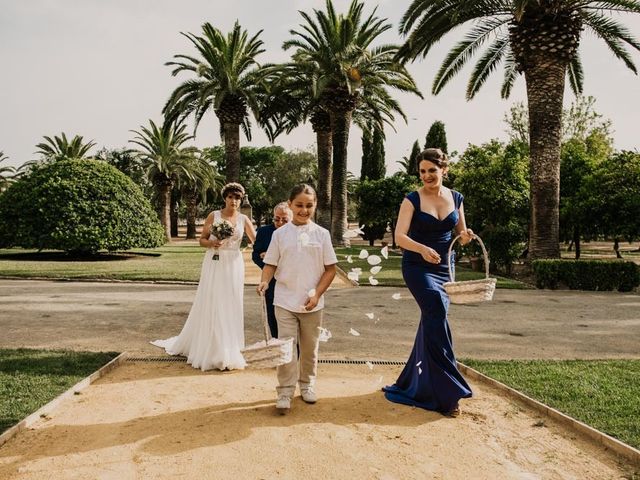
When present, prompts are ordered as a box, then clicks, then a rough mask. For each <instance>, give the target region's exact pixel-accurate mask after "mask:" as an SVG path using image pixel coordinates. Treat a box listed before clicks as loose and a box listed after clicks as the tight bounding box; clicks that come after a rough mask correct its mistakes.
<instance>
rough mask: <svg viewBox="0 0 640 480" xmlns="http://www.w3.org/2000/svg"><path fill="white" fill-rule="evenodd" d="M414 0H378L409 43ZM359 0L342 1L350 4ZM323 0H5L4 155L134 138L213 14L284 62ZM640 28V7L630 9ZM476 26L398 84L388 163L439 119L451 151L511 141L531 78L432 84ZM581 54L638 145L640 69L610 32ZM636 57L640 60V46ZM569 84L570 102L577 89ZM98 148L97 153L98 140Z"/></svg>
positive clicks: (0, 98)
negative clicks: (475, 89)
mask: <svg viewBox="0 0 640 480" xmlns="http://www.w3.org/2000/svg"><path fill="white" fill-rule="evenodd" d="M409 3H410V2H409V0H381V1H378V2H376V1H371V0H366V9H367V11H369V10H370V9H372V8H373V7H375V6H376V5H377V6H378V14H379V15H380V16H381V17H385V18H388V19H389V21H390V22H391V24H392V25H393V28H392V29H390V30H389V31H387V32H386V33H385V35H384V36H383V37H381V42H382V43H400V42H401V41H402V38H401V37H400V35H399V34H398V24H399V20H400V18H401V16H402V14H403V12H404V10H405V9H406V8H407V6H408V5H409ZM348 4H349V1H348V0H334V5H335V6H336V9H337V10H338V11H345V10H346V9H347V7H348ZM323 6H324V1H322V0H268V1H265V0H232V1H230V0H209V1H205V0H183V1H181V2H176V1H174V0H22V1H16V0H0V12H2V13H1V14H0V59H1V63H0V64H1V65H2V73H0V151H3V152H4V154H5V155H7V156H8V157H9V160H8V161H5V162H3V164H9V165H16V166H17V165H20V164H22V163H24V162H25V161H27V160H31V159H34V158H37V155H35V153H34V152H35V151H36V147H35V145H36V144H37V143H39V142H41V141H42V140H43V139H42V137H43V136H44V135H47V136H53V135H59V134H60V133H61V132H65V133H66V134H67V136H73V135H76V134H77V135H82V136H83V137H84V138H85V139H86V140H94V141H95V142H96V144H97V148H102V147H108V148H121V147H132V146H133V145H132V144H129V143H128V142H129V140H130V139H131V138H132V137H133V134H132V133H131V130H132V129H139V128H140V126H141V125H147V124H148V120H149V119H153V120H154V121H156V122H160V121H161V118H162V117H161V110H162V107H163V105H164V103H165V101H166V99H167V98H168V96H169V94H170V92H171V91H172V90H173V89H174V88H175V87H176V86H177V85H178V84H179V83H180V82H181V81H182V80H185V79H186V78H188V76H187V75H180V76H178V77H172V76H171V68H170V67H168V66H165V65H164V63H165V62H167V61H170V60H171V59H172V57H173V55H175V54H179V53H183V54H191V53H193V52H194V49H193V47H192V45H191V43H190V42H189V41H188V40H187V39H186V38H185V37H184V36H182V35H181V34H180V32H191V33H195V34H200V31H201V25H202V24H203V23H204V22H210V23H211V24H212V25H214V26H215V27H217V28H219V29H221V30H222V31H224V32H227V31H229V30H230V29H231V28H232V26H233V24H234V22H235V21H236V19H237V20H239V22H240V24H241V25H242V26H243V27H244V28H245V29H247V30H248V31H249V33H250V34H253V33H255V32H257V31H258V30H261V29H262V30H263V33H262V34H261V39H262V40H263V41H264V43H265V45H264V47H265V50H266V52H265V53H263V54H262V55H260V56H259V57H258V61H259V62H260V63H267V62H283V61H286V60H288V58H289V55H290V52H285V51H283V50H282V48H281V46H282V42H283V41H284V40H286V39H288V38H290V36H291V35H290V33H289V30H290V29H292V28H295V27H296V26H298V25H299V24H300V23H301V22H302V17H301V16H300V14H299V13H298V11H299V10H304V11H307V12H310V11H311V10H312V9H313V8H323ZM619 19H620V20H622V21H623V22H624V24H625V25H627V27H628V28H629V29H630V30H631V32H632V33H633V34H634V35H635V37H636V38H640V15H636V16H635V17H629V16H625V17H619ZM468 28H469V27H468V26H466V27H462V28H461V29H457V30H455V31H454V32H453V33H451V34H449V35H448V36H447V37H445V38H444V40H443V41H442V42H441V44H439V45H438V46H436V47H435V48H433V50H432V52H431V53H430V54H429V56H428V58H426V59H422V60H418V61H416V62H414V63H412V64H410V65H409V71H410V72H411V74H412V75H413V77H414V78H415V80H416V83H417V84H418V87H419V88H420V90H421V91H422V93H423V95H424V97H425V98H424V99H423V100H422V99H420V98H418V97H416V96H415V95H408V94H398V93H397V94H395V95H397V98H398V99H399V100H400V102H401V105H402V108H403V109H404V111H405V113H406V115H407V119H408V122H407V123H406V124H405V123H404V121H403V120H402V119H398V120H397V122H396V123H395V125H394V126H395V129H396V131H395V132H394V131H392V130H391V129H387V132H386V136H387V140H386V145H385V148H386V157H387V172H388V173H392V172H394V171H397V170H398V169H399V168H400V167H399V165H398V164H397V161H398V160H401V159H402V157H404V156H408V155H409V152H410V150H411V146H412V144H413V142H414V141H415V140H418V139H419V141H420V144H421V146H422V145H424V139H425V136H426V133H427V131H428V129H429V127H430V125H431V124H432V123H433V122H434V121H436V120H440V121H442V122H444V123H445V126H446V131H447V138H448V143H449V150H450V151H453V150H457V151H460V152H461V151H463V150H464V149H465V148H466V146H467V145H468V144H470V143H471V144H480V143H484V142H487V141H489V140H490V139H492V138H498V139H503V140H505V139H506V138H507V135H506V133H505V124H504V120H503V119H504V115H505V113H506V112H507V111H508V110H509V108H510V107H511V106H512V105H513V104H514V103H515V102H521V101H524V100H525V84H524V78H523V77H520V78H519V79H518V81H517V83H516V86H515V88H514V90H513V92H512V95H511V98H510V99H509V100H502V99H501V98H500V95H499V88H500V82H501V79H502V74H501V71H497V72H496V73H495V74H494V75H493V76H492V78H491V80H490V81H488V82H487V84H486V85H485V86H484V87H483V89H482V90H481V91H480V93H479V94H478V95H477V96H476V98H475V99H473V100H471V101H467V100H465V95H464V93H465V87H466V82H467V79H468V76H469V73H470V71H471V67H470V66H468V67H467V68H466V69H464V70H463V71H462V72H461V73H460V74H459V75H458V76H457V78H456V79H455V80H454V81H452V82H450V84H448V85H447V86H446V87H445V88H444V90H443V91H442V92H441V93H440V94H439V95H438V96H433V95H432V94H431V93H430V91H431V89H430V87H431V83H432V81H433V78H434V74H435V72H436V71H437V69H438V66H439V65H440V63H441V62H442V60H443V59H444V57H445V55H446V53H447V52H448V50H449V49H450V48H451V46H452V45H453V44H454V43H455V42H457V41H459V40H460V39H461V38H462V37H463V35H464V33H465V32H466V31H467V30H468ZM580 53H581V57H582V61H583V65H584V71H585V89H584V90H585V92H584V93H585V95H592V96H594V97H596V99H597V101H596V104H595V106H596V110H597V111H598V112H599V113H601V114H603V115H604V117H605V118H608V119H610V120H611V121H612V122H613V130H614V142H615V147H616V148H618V149H637V148H639V147H640V140H639V139H638V127H637V126H638V124H639V123H640V122H639V120H640V77H638V76H636V75H635V74H633V72H631V71H630V70H628V69H627V68H626V67H625V66H624V64H623V63H622V62H620V61H618V60H616V59H615V58H613V57H612V55H611V53H610V52H609V50H608V49H607V47H606V46H605V45H604V43H603V42H601V41H600V40H598V39H595V38H594V37H593V36H592V35H590V34H589V33H588V32H585V34H584V35H583V39H582V42H581V47H580ZM633 58H634V61H635V63H636V64H637V65H638V67H639V68H640V54H639V53H638V52H634V54H633ZM572 98H573V97H572V94H571V93H570V92H569V91H567V94H566V95H565V103H566V104H567V105H568V104H569V103H570V102H571V100H572ZM253 133H254V135H253V139H252V141H251V142H250V143H247V142H246V140H245V139H244V137H241V144H242V145H251V146H263V145H268V144H269V142H268V140H267V138H266V137H265V135H264V134H263V133H262V132H260V131H259V129H258V128H257V127H255V126H254V129H253ZM314 139H315V137H314V134H313V132H312V130H311V127H310V126H309V125H304V126H302V127H299V128H298V129H296V130H295V131H294V132H292V133H291V134H290V135H288V136H281V137H279V138H278V139H277V140H276V144H278V145H281V146H283V147H285V148H287V149H292V150H293V149H313V148H314ZM219 143H220V136H219V128H218V122H217V119H215V115H214V114H213V112H211V113H210V114H209V115H208V116H207V117H205V119H204V120H203V122H202V123H201V124H200V127H199V128H198V132H197V137H196V139H195V141H194V144H195V145H196V146H199V147H205V146H211V145H217V144H219ZM97 148H94V150H93V152H95V151H97ZM360 157H361V132H360V131H359V130H358V128H357V127H355V126H353V127H352V129H351V134H350V142H349V164H348V168H349V170H350V171H352V172H353V173H355V174H356V175H357V176H359V172H360V163H361V159H360Z"/></svg>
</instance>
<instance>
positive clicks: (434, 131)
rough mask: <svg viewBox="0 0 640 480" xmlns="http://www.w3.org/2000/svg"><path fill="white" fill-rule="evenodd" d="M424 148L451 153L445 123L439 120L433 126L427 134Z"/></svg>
mask: <svg viewBox="0 0 640 480" xmlns="http://www.w3.org/2000/svg"><path fill="white" fill-rule="evenodd" d="M424 148H425V149H427V148H439V149H440V150H442V151H443V152H444V153H449V150H448V146H447V132H446V131H445V128H444V123H442V122H441V121H439V120H438V121H435V122H433V123H432V124H431V127H430V128H429V131H428V132H427V138H426V140H425V144H424Z"/></svg>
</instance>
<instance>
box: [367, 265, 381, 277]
mask: <svg viewBox="0 0 640 480" xmlns="http://www.w3.org/2000/svg"><path fill="white" fill-rule="evenodd" d="M380 270H382V267H381V266H380V265H376V266H375V267H371V270H369V271H370V272H371V275H377V274H378V273H380Z"/></svg>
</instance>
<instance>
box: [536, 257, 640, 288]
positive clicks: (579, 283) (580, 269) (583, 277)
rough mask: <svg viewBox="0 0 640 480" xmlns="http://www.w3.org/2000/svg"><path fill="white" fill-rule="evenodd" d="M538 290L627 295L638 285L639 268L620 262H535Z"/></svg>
mask: <svg viewBox="0 0 640 480" xmlns="http://www.w3.org/2000/svg"><path fill="white" fill-rule="evenodd" d="M532 265H533V273H534V275H535V278H536V286H537V287H538V288H551V289H554V288H558V286H564V287H568V288H570V289H572V290H600V291H605V290H618V291H619V292H630V291H631V290H633V289H634V288H635V287H637V286H639V285H640V266H638V265H636V264H635V263H633V262H626V261H621V260H535V261H534V262H533V264H532Z"/></svg>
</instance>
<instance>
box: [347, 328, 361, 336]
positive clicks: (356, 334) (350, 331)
mask: <svg viewBox="0 0 640 480" xmlns="http://www.w3.org/2000/svg"><path fill="white" fill-rule="evenodd" d="M349 333H350V334H351V335H353V336H354V337H359V336H360V332H357V331H356V330H354V329H353V328H350V329H349Z"/></svg>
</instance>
